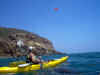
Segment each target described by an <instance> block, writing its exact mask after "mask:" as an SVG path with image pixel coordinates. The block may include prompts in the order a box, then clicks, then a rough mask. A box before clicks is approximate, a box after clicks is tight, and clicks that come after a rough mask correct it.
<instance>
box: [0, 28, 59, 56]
mask: <svg viewBox="0 0 100 75" xmlns="http://www.w3.org/2000/svg"><path fill="white" fill-rule="evenodd" d="M18 40H22V41H23V42H24V46H23V47H22V48H19V47H17V45H16V44H17V41H18ZM29 46H32V47H33V50H32V51H33V52H34V51H35V52H36V53H37V55H48V54H59V53H60V52H57V51H56V50H55V49H54V47H53V45H52V43H51V42H50V41H49V40H48V39H46V38H43V37H40V36H39V35H37V34H35V33H31V32H27V31H25V30H20V29H15V28H2V27H0V56H21V55H26V54H27V53H28V47H29Z"/></svg>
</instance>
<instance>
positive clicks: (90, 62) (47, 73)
mask: <svg viewBox="0 0 100 75" xmlns="http://www.w3.org/2000/svg"><path fill="white" fill-rule="evenodd" d="M63 56H69V59H68V60H67V61H66V62H65V63H63V64H60V65H59V66H57V67H55V68H50V69H45V70H39V71H31V72H25V73H16V74H0V75H100V53H99V52H94V53H93V52H92V53H81V54H68V55H52V56H43V59H44V60H48V59H49V60H51V59H57V58H60V57H63ZM21 59H22V58H21ZM12 61H15V59H11V58H7V59H5V58H0V66H7V65H8V63H9V62H12Z"/></svg>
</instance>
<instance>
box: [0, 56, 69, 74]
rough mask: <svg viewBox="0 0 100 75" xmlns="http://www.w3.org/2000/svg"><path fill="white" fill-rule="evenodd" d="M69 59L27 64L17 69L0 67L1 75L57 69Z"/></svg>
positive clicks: (63, 58)
mask: <svg viewBox="0 0 100 75" xmlns="http://www.w3.org/2000/svg"><path fill="white" fill-rule="evenodd" d="M67 59H68V56H65V57H62V58H60V59H55V60H51V61H48V62H44V63H42V64H33V65H27V63H26V64H22V65H19V66H16V67H0V73H17V72H28V71H36V70H40V69H41V68H42V69H46V68H51V67H55V66H57V65H59V64H61V63H63V62H65V61H66V60H67ZM23 65H24V66H23ZM25 65H27V66H25Z"/></svg>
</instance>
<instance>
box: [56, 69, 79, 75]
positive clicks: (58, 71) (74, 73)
mask: <svg viewBox="0 0 100 75" xmlns="http://www.w3.org/2000/svg"><path fill="white" fill-rule="evenodd" d="M54 71H55V72H57V73H61V74H63V73H64V74H70V75H78V74H80V72H77V71H74V70H71V69H69V68H68V69H67V68H55V69H54Z"/></svg>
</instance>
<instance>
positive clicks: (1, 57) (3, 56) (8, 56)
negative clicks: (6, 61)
mask: <svg viewBox="0 0 100 75" xmlns="http://www.w3.org/2000/svg"><path fill="white" fill-rule="evenodd" d="M1 58H12V57H11V56H0V59H1Z"/></svg>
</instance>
